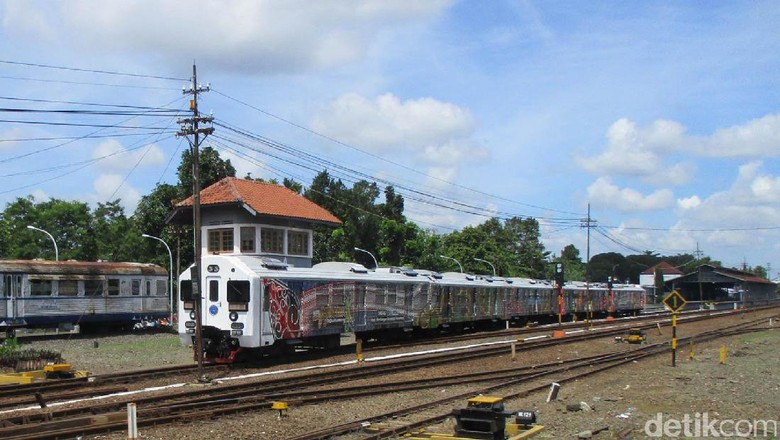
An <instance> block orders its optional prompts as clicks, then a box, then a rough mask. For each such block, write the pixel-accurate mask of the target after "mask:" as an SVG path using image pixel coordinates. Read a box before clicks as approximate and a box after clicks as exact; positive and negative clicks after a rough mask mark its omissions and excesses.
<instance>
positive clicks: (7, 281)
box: [3, 275, 11, 297]
mask: <svg viewBox="0 0 780 440" xmlns="http://www.w3.org/2000/svg"><path fill="white" fill-rule="evenodd" d="M3 280H4V281H5V283H3V296H5V297H9V296H11V275H6V276H5V277H3Z"/></svg>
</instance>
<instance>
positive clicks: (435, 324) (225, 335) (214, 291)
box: [178, 255, 644, 363]
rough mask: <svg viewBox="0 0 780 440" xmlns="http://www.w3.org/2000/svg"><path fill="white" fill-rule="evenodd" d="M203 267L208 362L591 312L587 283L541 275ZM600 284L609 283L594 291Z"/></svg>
mask: <svg viewBox="0 0 780 440" xmlns="http://www.w3.org/2000/svg"><path fill="white" fill-rule="evenodd" d="M202 267H203V270H202V273H201V279H200V280H199V282H198V286H199V291H200V295H201V298H202V308H201V316H200V319H201V326H202V330H201V336H202V339H203V341H202V342H203V346H202V349H203V350H204V353H205V355H206V356H205V358H206V360H207V361H209V362H225V363H228V362H233V361H235V360H236V359H237V358H238V357H239V356H241V355H242V354H247V352H249V351H259V352H271V351H273V352H287V351H291V350H293V349H294V347H296V346H307V347H320V348H334V347H337V346H338V345H339V343H340V337H341V335H342V334H343V333H346V332H352V333H354V334H355V336H356V337H357V338H361V339H364V340H369V339H392V338H395V337H398V336H400V335H404V334H408V333H410V332H418V333H419V332H440V331H459V330H463V329H466V328H491V327H493V328H495V327H503V326H504V325H505V322H507V321H511V322H515V323H524V322H526V321H528V320H532V319H541V318H545V317H547V318H550V317H553V316H555V315H557V314H558V313H559V309H560V306H559V302H560V301H561V300H562V302H563V303H564V304H563V305H564V310H563V313H564V314H567V315H570V314H571V313H579V312H582V311H584V310H586V308H585V307H586V306H585V305H583V304H582V303H583V301H584V299H583V297H582V295H583V291H582V289H580V288H579V287H576V286H573V285H570V286H567V287H564V290H563V292H564V294H563V296H562V297H561V298H559V295H558V294H557V292H556V291H555V290H554V289H553V286H552V285H551V284H550V283H549V282H546V281H539V280H529V279H515V278H494V277H487V276H474V275H470V274H463V273H454V272H448V273H444V274H439V273H436V272H432V271H424V270H413V269H406V268H379V269H378V270H376V271H368V270H367V269H366V268H365V267H363V266H362V265H359V264H354V263H345V262H327V263H320V264H317V265H315V266H314V267H312V268H295V267H289V266H288V265H287V264H285V263H282V262H280V261H278V260H276V259H273V258H267V257H259V256H249V255H222V256H221V255H208V256H204V257H203V258H202ZM179 280H180V287H179V289H180V290H179V292H180V303H179V310H180V311H181V312H180V313H181V315H180V319H179V327H178V329H179V334H180V337H181V340H182V343H184V344H190V343H194V340H193V339H194V335H195V327H196V315H195V298H194V296H193V290H194V289H193V280H192V278H191V274H190V271H189V270H188V271H185V272H184V273H183V274H182V275H181V276H180V277H179ZM599 289H601V290H604V288H603V287H602V288H597V287H594V288H593V289H590V291H591V292H599ZM639 292H644V291H643V290H642V289H641V288H639V287H625V288H622V289H621V290H619V291H616V296H617V297H621V296H623V295H635V294H638V293H639ZM600 294H601V295H602V296H604V295H606V294H605V293H603V292H600ZM620 304H623V303H620ZM630 304H632V302H631V301H628V302H626V303H625V307H624V308H623V309H621V311H622V312H624V313H625V312H628V311H629V309H628V307H629V306H630ZM605 307H610V304H605ZM637 310H638V309H637ZM598 311H600V312H602V313H605V312H606V311H607V309H606V308H601V309H599V310H598ZM193 346H194V347H195V346H196V345H195V344H193Z"/></svg>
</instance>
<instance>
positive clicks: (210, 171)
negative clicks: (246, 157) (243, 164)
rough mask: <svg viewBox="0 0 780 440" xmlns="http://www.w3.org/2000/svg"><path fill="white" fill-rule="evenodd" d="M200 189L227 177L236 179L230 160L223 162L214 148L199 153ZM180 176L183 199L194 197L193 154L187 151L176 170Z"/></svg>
mask: <svg viewBox="0 0 780 440" xmlns="http://www.w3.org/2000/svg"><path fill="white" fill-rule="evenodd" d="M198 158H199V160H198V162H199V164H198V165H199V174H200V187H201V189H203V188H206V187H208V186H210V185H212V184H214V183H216V182H219V181H220V180H222V179H224V178H225V177H236V169H235V168H234V167H233V165H232V164H231V163H230V159H227V160H223V159H222V158H221V157H219V152H218V151H217V150H215V149H214V148H212V147H204V148H202V149H200V151H199V152H198ZM176 170H177V173H178V176H179V188H180V191H181V195H182V198H186V197H189V196H191V195H192V181H193V174H192V152H191V151H190V149H189V148H187V149H185V150H184V151H183V152H182V155H181V163H180V164H179V167H178V168H177V169H176Z"/></svg>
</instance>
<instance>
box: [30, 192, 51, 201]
mask: <svg viewBox="0 0 780 440" xmlns="http://www.w3.org/2000/svg"><path fill="white" fill-rule="evenodd" d="M30 195H31V196H32V197H33V200H35V202H36V203H37V202H45V201H47V200H49V199H50V198H51V196H49V194H47V193H46V191H44V190H42V189H36V190H34V191H33V192H32V193H31V194H30Z"/></svg>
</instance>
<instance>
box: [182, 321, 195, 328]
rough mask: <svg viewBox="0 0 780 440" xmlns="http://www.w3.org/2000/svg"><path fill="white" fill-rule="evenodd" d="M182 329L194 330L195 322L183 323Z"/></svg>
mask: <svg viewBox="0 0 780 440" xmlns="http://www.w3.org/2000/svg"><path fill="white" fill-rule="evenodd" d="M184 327H186V328H195V321H187V322H185V323H184Z"/></svg>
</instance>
